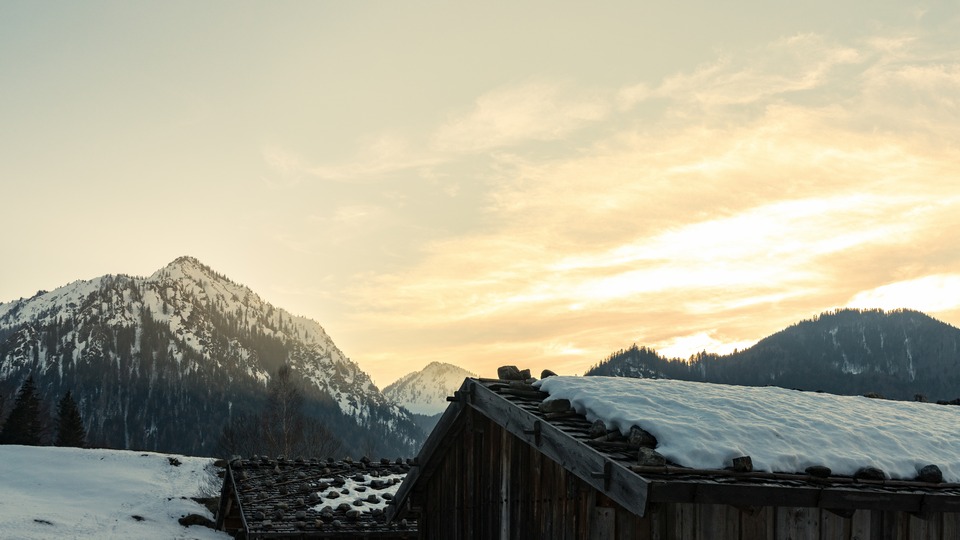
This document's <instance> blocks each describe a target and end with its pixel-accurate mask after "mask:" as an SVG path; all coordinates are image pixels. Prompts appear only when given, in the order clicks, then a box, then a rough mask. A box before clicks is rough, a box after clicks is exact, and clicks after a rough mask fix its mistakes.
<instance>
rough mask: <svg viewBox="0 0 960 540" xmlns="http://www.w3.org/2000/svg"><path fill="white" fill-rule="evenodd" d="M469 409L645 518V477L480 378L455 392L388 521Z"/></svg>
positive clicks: (429, 468)
mask: <svg viewBox="0 0 960 540" xmlns="http://www.w3.org/2000/svg"><path fill="white" fill-rule="evenodd" d="M506 382H507V381H504V383H506ZM467 407H470V408H473V409H474V410H476V411H478V412H479V413H481V414H483V415H484V416H486V417H487V418H489V419H490V420H492V421H493V422H494V423H496V424H497V425H499V426H500V427H501V428H503V429H505V430H506V431H508V432H509V433H510V434H512V435H514V436H515V437H517V438H518V439H520V440H522V441H524V442H526V443H527V444H529V445H531V446H533V447H534V448H536V449H537V450H538V451H539V452H541V453H542V454H544V455H545V456H547V457H549V458H550V459H552V460H553V461H555V462H557V463H559V464H560V465H562V466H563V467H565V468H566V469H567V470H569V471H570V472H571V473H573V474H574V475H575V476H577V477H578V478H580V479H581V480H582V481H584V482H586V483H587V484H589V485H591V486H593V487H594V488H595V489H597V490H599V491H601V492H603V493H604V494H606V495H607V496H608V497H610V498H611V499H612V500H614V501H615V502H617V503H618V504H620V505H621V506H623V507H624V508H626V509H627V510H629V511H631V512H633V513H635V514H636V515H638V516H641V517H642V516H643V515H644V512H645V510H646V503H647V486H648V483H647V481H646V480H644V479H643V478H642V477H641V476H639V475H637V474H636V473H634V472H633V471H631V470H630V469H628V468H627V467H625V466H624V465H623V464H621V463H618V462H617V461H615V460H613V459H610V458H609V457H607V456H605V455H603V454H601V453H600V452H598V451H597V450H595V449H593V448H591V447H590V446H588V445H586V444H583V443H582V442H580V441H578V440H576V439H574V438H573V437H571V436H570V435H569V434H567V433H565V432H563V431H562V430H561V429H560V428H558V427H556V426H553V425H552V424H551V423H550V422H548V421H546V420H543V419H541V418H538V417H537V416H535V415H533V414H531V413H530V412H527V411H525V410H524V409H522V408H521V407H518V406H517V405H516V404H514V403H511V402H510V401H508V400H506V399H504V398H503V397H502V396H500V395H498V394H497V393H496V392H494V391H492V390H490V389H489V388H487V387H486V386H484V385H483V384H482V383H481V382H480V381H479V380H478V379H471V378H468V379H465V380H464V381H463V385H461V386H460V390H458V391H457V392H455V394H454V399H453V403H452V404H451V405H450V406H448V407H447V410H446V411H445V412H444V414H443V416H442V417H441V418H440V421H439V422H438V423H437V426H436V427H435V428H434V429H433V431H432V432H431V433H430V436H429V437H428V438H427V441H426V443H424V445H423V448H422V449H421V450H420V453H419V455H418V456H417V467H416V468H415V469H413V470H411V472H410V473H409V474H408V475H407V477H406V479H404V482H403V484H401V485H400V488H399V489H398V490H397V494H396V495H395V497H394V502H395V504H396V506H394V507H392V508H391V510H390V511H388V513H387V521H390V520H392V519H394V517H397V516H399V515H400V514H402V513H403V512H404V511H405V508H404V505H405V504H406V499H407V497H408V496H409V495H410V493H411V492H412V491H413V490H414V488H415V485H416V483H417V482H418V481H419V480H420V478H421V477H423V478H424V480H425V479H427V478H429V477H430V474H431V473H432V468H433V467H434V466H435V464H434V461H435V458H436V456H437V454H438V452H439V451H440V450H441V449H442V448H443V447H445V446H447V444H448V442H447V439H448V438H449V437H452V436H455V433H456V430H455V429H454V428H455V425H456V424H457V421H458V420H459V419H460V418H461V416H462V415H461V413H462V412H463V411H464V410H465V409H466V408H467Z"/></svg>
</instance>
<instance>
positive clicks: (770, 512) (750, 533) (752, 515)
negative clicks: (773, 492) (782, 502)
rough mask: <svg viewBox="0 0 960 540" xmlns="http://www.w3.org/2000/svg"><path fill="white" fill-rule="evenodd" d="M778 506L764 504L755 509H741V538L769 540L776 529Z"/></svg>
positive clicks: (745, 539)
mask: <svg viewBox="0 0 960 540" xmlns="http://www.w3.org/2000/svg"><path fill="white" fill-rule="evenodd" d="M775 519H776V508H774V507H771V506H764V507H762V508H758V509H754V511H752V512H750V511H746V510H741V511H740V538H741V539H742V540H768V539H770V538H773V537H774V536H773V535H774V531H775V526H776V523H775Z"/></svg>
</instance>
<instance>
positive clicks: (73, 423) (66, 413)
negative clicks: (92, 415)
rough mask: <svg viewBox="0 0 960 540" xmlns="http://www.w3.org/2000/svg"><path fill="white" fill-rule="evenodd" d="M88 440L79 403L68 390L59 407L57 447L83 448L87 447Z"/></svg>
mask: <svg viewBox="0 0 960 540" xmlns="http://www.w3.org/2000/svg"><path fill="white" fill-rule="evenodd" d="M86 438H87V432H86V430H85V429H84V428H83V418H81V417H80V411H79V410H78V409H77V402H76V401H74V400H73V395H71V394H70V391H69V390H67V393H66V394H64V395H63V397H62V398H60V403H59V404H58V405H57V441H56V445H57V446H75V447H77V448H83V447H84V445H86Z"/></svg>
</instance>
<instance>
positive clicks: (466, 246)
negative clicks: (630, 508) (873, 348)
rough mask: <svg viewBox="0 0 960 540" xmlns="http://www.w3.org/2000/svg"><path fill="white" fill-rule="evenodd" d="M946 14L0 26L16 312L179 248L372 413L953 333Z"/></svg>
mask: <svg viewBox="0 0 960 540" xmlns="http://www.w3.org/2000/svg"><path fill="white" fill-rule="evenodd" d="M957 28H960V5H958V3H957V2H955V1H949V2H947V1H944V2H926V3H910V2H901V1H896V2H893V1H877V0H870V1H857V2H853V1H852V2H842V3H837V2H826V1H811V2H781V1H770V0H763V1H739V2H725V3H721V2H715V1H714V2H673V3H671V2H657V3H654V2H630V1H627V2H599V3H595V2H567V1H549V2H546V1H544V2H540V1H535V2H482V3H478V2H475V3H472V4H464V3H457V2H332V1H331V2H321V1H310V2H307V1H302V2H295V1H285V2H239V1H223V2H218V1H203V2H194V1H180V2H178V1H174V2H170V1H163V2H152V3H147V2H126V1H117V2H101V1H84V2H44V1H40V2H35V1H18V0H13V1H2V2H0V182H2V184H0V186H2V187H0V204H2V209H3V210H2V215H3V223H4V231H5V234H3V241H2V244H0V245H2V247H3V249H2V250H0V302H6V301H10V300H15V299H18V298H20V297H29V296H31V295H33V294H34V293H35V292H36V291H37V290H40V289H45V290H50V289H54V288H56V287H59V286H61V285H65V284H67V283H69V282H71V281H74V280H76V279H89V278H93V277H97V276H100V275H103V274H118V273H123V274H131V275H141V276H143V275H149V274H151V273H153V272H154V271H155V270H157V269H158V268H160V267H162V266H164V265H166V264H168V263H169V262H171V261H172V260H173V259H175V258H176V257H178V256H180V255H192V256H194V257H197V258H198V259H200V260H201V261H202V262H204V263H206V264H207V265H209V266H211V267H213V268H214V269H215V270H217V271H218V272H221V273H223V274H226V275H227V276H228V277H230V278H231V279H233V280H234V281H238V282H240V283H243V284H245V285H247V286H249V287H251V288H252V289H253V290H254V291H256V292H257V293H258V294H260V296H261V297H263V298H264V299H265V300H267V301H269V302H271V303H273V304H274V305H276V306H279V307H282V308H285V309H287V310H289V311H291V312H293V313H295V314H299V315H304V316H307V317H310V318H313V319H316V320H317V321H318V322H320V324H321V325H323V326H324V328H325V329H326V330H327V331H328V333H330V335H331V336H332V337H333V339H334V341H335V342H336V343H337V344H338V345H339V347H340V348H341V349H343V351H344V352H345V353H346V354H347V355H348V356H350V357H351V358H352V359H353V360H355V361H357V362H358V363H359V364H360V366H361V367H362V368H363V369H365V370H367V371H368V372H369V373H370V374H371V375H372V376H373V378H374V380H375V382H376V383H377V384H378V385H380V386H381V387H382V386H384V385H386V384H387V383H389V382H392V381H393V380H394V379H396V378H397V377H399V376H400V375H403V374H404V373H407V372H410V371H413V370H415V369H419V368H421V367H422V366H424V365H425V364H427V363H428V362H431V361H435V360H439V361H444V362H451V363H454V364H457V365H460V366H462V367H464V368H466V369H469V370H471V371H474V372H477V373H480V374H482V375H492V374H494V373H495V369H496V367H497V366H499V365H503V364H508V363H510V364H518V365H520V366H521V367H530V368H533V369H534V370H535V371H536V372H539V370H540V369H542V368H544V367H550V368H551V369H553V370H554V371H557V372H559V373H563V374H576V373H583V372H584V371H585V370H586V369H587V368H588V367H589V366H591V365H592V364H595V363H596V362H598V361H600V360H602V359H603V358H604V357H606V356H607V355H609V354H610V353H612V352H614V351H616V350H618V349H621V348H625V347H629V346H630V345H631V344H633V343H637V344H638V345H647V346H651V347H653V348H656V349H657V350H659V351H661V352H662V353H665V354H668V355H670V356H680V357H684V358H685V357H687V356H689V355H690V354H692V353H694V352H696V351H700V350H707V351H712V352H728V351H730V350H732V349H733V348H735V347H740V348H743V347H746V346H749V345H751V344H752V343H754V342H755V341H756V340H758V339H760V338H762V337H765V336H767V335H769V334H771V333H773V332H776V331H778V330H781V329H783V328H784V327H786V326H789V325H791V324H793V323H795V322H798V321H800V320H802V319H807V318H810V317H812V316H815V315H817V314H818V313H821V312H823V311H826V310H830V309H834V308H838V307H844V306H853V307H861V308H873V307H881V308H887V309H891V308H899V307H906V308H913V309H918V310H921V311H924V312H927V313H929V314H931V315H933V316H935V317H937V318H939V319H941V320H943V321H946V322H949V323H951V324H954V325H958V324H960V32H957Z"/></svg>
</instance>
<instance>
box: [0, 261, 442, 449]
mask: <svg viewBox="0 0 960 540" xmlns="http://www.w3.org/2000/svg"><path fill="white" fill-rule="evenodd" d="M283 363H287V364H289V365H290V366H291V370H292V372H293V373H294V374H295V375H296V376H297V377H298V378H299V380H301V381H302V383H303V386H304V390H305V397H306V398H307V405H308V408H309V411H310V413H311V414H313V415H315V416H319V417H321V418H323V419H324V420H325V421H326V422H327V423H328V424H329V425H330V427H331V428H332V429H333V430H334V431H335V432H337V434H338V435H340V436H341V437H342V438H343V439H344V440H345V442H346V443H347V445H348V448H352V449H354V450H355V451H358V452H359V451H368V452H371V453H372V452H377V453H380V454H383V455H410V454H411V453H413V452H414V451H415V450H416V449H417V447H418V446H419V444H420V441H421V440H422V437H423V433H422V431H421V430H420V429H419V428H418V427H417V426H416V424H415V423H414V422H413V420H412V417H411V415H410V413H409V412H408V411H406V410H405V409H403V408H402V407H400V406H398V405H396V404H394V403H392V402H390V401H389V400H387V398H385V397H384V396H383V394H381V393H380V391H379V390H378V389H377V388H376V386H374V385H373V383H372V382H371V380H370V377H369V376H368V375H367V374H366V373H365V372H363V371H362V370H361V369H360V368H359V366H358V365H357V364H356V363H354V362H353V361H351V360H349V359H348V358H347V357H346V356H345V355H344V354H343V353H342V352H341V351H340V349H339V348H338V347H337V346H336V345H335V344H334V342H333V340H332V339H331V338H330V336H329V335H327V333H326V332H325V331H324V330H323V328H322V327H321V326H320V325H319V324H317V323H316V322H315V321H312V320H309V319H306V318H304V317H297V316H293V315H291V314H290V313H288V312H286V311H284V310H282V309H279V308H276V307H274V306H272V305H271V304H269V303H267V302H264V301H263V300H262V299H261V298H260V297H259V296H257V295H256V294H255V293H254V292H253V291H251V290H250V289H249V288H247V287H245V286H243V285H240V284H238V283H235V282H233V281H231V280H229V279H227V278H226V277H225V276H223V275H221V274H219V273H217V272H214V271H213V270H212V269H210V268H209V267H207V266H206V265H204V264H202V263H200V261H198V260H197V259H194V258H192V257H180V258H178V259H177V260H175V261H173V262H172V263H170V264H169V265H167V266H166V267H164V268H162V269H160V270H158V271H157V272H155V273H154V274H153V275H151V276H150V277H147V278H139V277H130V276H125V275H108V276H103V277H99V278H95V279H92V280H88V281H76V282H74V283H71V284H69V285H66V286H64V287H60V288H58V289H56V290H54V291H51V292H43V291H41V292H40V293H38V294H37V295H35V296H34V297H32V298H29V299H21V300H19V301H15V302H9V303H5V304H0V394H3V395H5V396H11V395H12V394H13V393H14V392H15V391H16V388H17V387H18V386H19V384H21V383H22V381H23V380H25V379H26V377H27V376H28V375H30V374H32V375H33V376H34V380H35V381H36V383H37V388H38V389H39V390H40V391H41V392H42V393H43V394H44V395H45V396H46V399H47V400H51V399H54V398H55V397H56V396H59V395H61V394H62V393H64V392H66V391H67V390H71V391H72V392H73V395H74V397H75V398H76V399H77V401H78V404H79V406H80V410H81V414H82V415H83V417H84V419H85V421H86V423H87V431H88V435H89V437H88V440H90V441H91V442H92V443H93V444H97V445H102V446H107V447H113V448H121V449H145V450H158V451H170V452H180V453H185V454H190V455H214V451H215V448H214V447H215V445H216V439H217V437H218V436H219V433H220V428H221V426H222V425H223V422H224V421H225V420H226V419H228V418H229V417H230V416H231V415H232V414H237V413H244V412H251V411H253V410H255V409H257V408H258V407H259V406H260V405H261V404H262V403H263V400H264V399H265V384H266V381H267V380H269V378H270V377H271V374H273V373H275V372H276V369H277V368H278V367H279V366H280V365H282V364H283Z"/></svg>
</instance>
